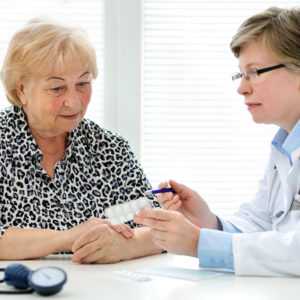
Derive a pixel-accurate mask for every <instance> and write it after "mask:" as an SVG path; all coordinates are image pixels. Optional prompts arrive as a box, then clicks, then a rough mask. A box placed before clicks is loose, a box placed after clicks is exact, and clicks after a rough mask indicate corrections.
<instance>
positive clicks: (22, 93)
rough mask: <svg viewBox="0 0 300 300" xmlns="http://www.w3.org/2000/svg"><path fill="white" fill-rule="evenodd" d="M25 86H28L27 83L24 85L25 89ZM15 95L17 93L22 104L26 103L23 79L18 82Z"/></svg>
mask: <svg viewBox="0 0 300 300" xmlns="http://www.w3.org/2000/svg"><path fill="white" fill-rule="evenodd" d="M27 88H28V84H27V86H26V90H27ZM17 95H18V97H19V99H20V101H21V103H22V105H26V104H27V103H28V100H27V95H26V92H25V84H24V82H23V81H22V82H21V83H20V84H19V86H18V88H17Z"/></svg>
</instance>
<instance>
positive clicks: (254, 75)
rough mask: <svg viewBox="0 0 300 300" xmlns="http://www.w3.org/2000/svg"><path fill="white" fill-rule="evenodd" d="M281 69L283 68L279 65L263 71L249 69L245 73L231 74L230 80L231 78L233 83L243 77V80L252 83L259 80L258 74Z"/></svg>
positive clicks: (282, 65)
mask: <svg viewBox="0 0 300 300" xmlns="http://www.w3.org/2000/svg"><path fill="white" fill-rule="evenodd" d="M282 67H284V64H279V65H276V66H272V67H268V68H263V69H255V68H249V69H247V70H246V71H245V72H242V73H233V74H232V77H231V78H232V80H233V81H235V80H237V79H240V78H242V77H243V76H244V77H245V79H247V80H251V81H254V80H257V79H259V75H260V74H262V73H266V72H269V71H272V70H276V69H279V68H282Z"/></svg>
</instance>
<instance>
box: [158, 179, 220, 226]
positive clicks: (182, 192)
mask: <svg viewBox="0 0 300 300" xmlns="http://www.w3.org/2000/svg"><path fill="white" fill-rule="evenodd" d="M169 184H170V186H171V187H172V188H173V190H174V191H175V192H176V194H173V193H171V192H170V193H162V194H159V195H158V197H157V200H158V202H159V203H160V204H161V205H162V207H163V208H164V209H167V210H175V211H178V212H180V213H181V214H183V215H184V216H185V217H186V218H187V219H188V220H190V221H191V222H192V223H193V224H195V225H196V226H198V227H200V228H211V229H218V220H217V217H216V216H215V214H213V213H212V212H211V210H210V209H209V207H208V205H207V203H206V202H205V201H204V200H203V198H202V197H201V196H200V195H199V194H198V193H197V192H196V191H194V190H192V189H190V188H188V187H187V186H185V185H183V184H180V183H177V182H176V181H174V180H170V181H169ZM158 187H159V188H167V187H168V183H167V182H162V183H161V184H159V186H158Z"/></svg>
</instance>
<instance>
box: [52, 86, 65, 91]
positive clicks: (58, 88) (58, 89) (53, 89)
mask: <svg viewBox="0 0 300 300" xmlns="http://www.w3.org/2000/svg"><path fill="white" fill-rule="evenodd" d="M50 90H51V91H53V92H59V91H62V90H63V88H62V87H60V86H58V87H54V88H51V89H50Z"/></svg>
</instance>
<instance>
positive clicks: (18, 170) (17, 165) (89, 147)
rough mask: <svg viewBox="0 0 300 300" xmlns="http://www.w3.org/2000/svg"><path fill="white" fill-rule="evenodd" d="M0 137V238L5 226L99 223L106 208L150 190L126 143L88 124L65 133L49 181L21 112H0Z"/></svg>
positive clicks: (63, 227) (10, 109)
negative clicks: (92, 220)
mask: <svg viewBox="0 0 300 300" xmlns="http://www.w3.org/2000/svg"><path fill="white" fill-rule="evenodd" d="M0 134H1V138H0V236H1V235H2V234H3V233H4V232H5V230H6V229H7V228H8V227H20V228H47V229H54V230H66V229H69V228H72V227H74V226H76V225H78V224H79V223H81V222H84V221H86V220H87V219H89V218H91V217H98V218H105V217H106V216H105V208H107V207H108V206H111V205H114V204H117V203H122V202H124V201H128V200H132V199H137V198H139V197H141V196H144V192H145V191H146V190H148V189H151V185H150V183H149V181H148V180H147V178H146V176H145V174H144V172H143V170H142V169H141V167H140V165H139V163H138V162H137V160H136V158H135V157H134V154H133V153H132V152H131V150H130V147H129V145H128V143H127V142H126V141H125V140H124V139H123V138H122V137H121V136H119V135H116V134H113V133H111V132H109V131H107V130H104V129H102V128H101V127H99V126H98V125H97V124H95V123H94V122H92V121H90V120H87V119H83V120H82V121H81V122H80V123H79V124H78V126H77V128H76V129H75V130H73V131H72V132H70V134H69V138H68V143H67V149H66V152H65V156H64V158H63V159H62V160H61V161H59V162H57V163H56V165H55V177H54V179H53V180H52V179H51V177H49V175H48V174H47V173H46V172H45V171H44V169H43V168H42V167H41V164H40V163H41V160H42V153H41V151H40V149H39V147H38V145H37V144H36V142H35V140H34V138H33V137H32V135H31V132H30V129H29V127H28V125H27V121H26V116H25V114H24V112H23V109H22V108H20V107H14V106H11V107H8V108H7V109H5V110H3V111H1V112H0ZM153 205H154V206H158V203H157V202H156V201H153ZM129 225H130V226H131V227H135V226H136V224H134V223H133V221H131V222H129Z"/></svg>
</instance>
